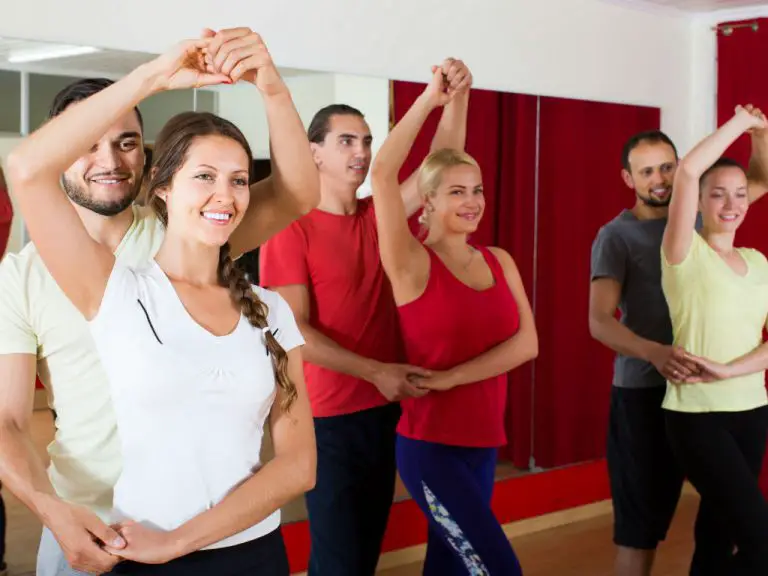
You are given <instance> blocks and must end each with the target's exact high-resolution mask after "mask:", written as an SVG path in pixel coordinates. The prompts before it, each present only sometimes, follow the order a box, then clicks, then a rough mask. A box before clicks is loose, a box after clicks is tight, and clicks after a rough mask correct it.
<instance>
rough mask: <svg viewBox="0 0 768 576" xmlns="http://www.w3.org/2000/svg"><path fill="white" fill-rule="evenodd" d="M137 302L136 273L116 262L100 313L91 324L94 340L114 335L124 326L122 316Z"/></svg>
mask: <svg viewBox="0 0 768 576" xmlns="http://www.w3.org/2000/svg"><path fill="white" fill-rule="evenodd" d="M137 300H139V282H138V278H137V276H136V271H135V270H133V269H132V268H130V267H128V266H126V265H125V264H123V263H121V262H120V260H116V261H115V265H114V266H113V267H112V272H111V273H110V275H109V279H108V280H107V287H106V289H105V290H104V297H103V298H102V300H101V305H100V306H99V311H98V312H97V313H96V316H94V317H93V318H92V319H91V321H90V322H89V325H90V327H91V332H92V333H93V335H94V338H97V339H98V336H99V334H101V333H104V332H106V333H111V334H114V332H115V326H124V322H123V319H122V316H123V315H124V314H125V313H126V311H127V310H132V309H133V308H132V306H135V305H136V301H137Z"/></svg>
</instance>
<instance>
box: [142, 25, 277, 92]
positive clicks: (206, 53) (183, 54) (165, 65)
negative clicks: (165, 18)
mask: <svg viewBox="0 0 768 576" xmlns="http://www.w3.org/2000/svg"><path fill="white" fill-rule="evenodd" d="M150 69H151V70H152V72H153V76H154V81H155V82H154V88H155V89H156V90H158V91H162V90H178V89H185V88H201V87H203V86H214V85H217V84H234V83H236V82H239V81H240V80H244V81H246V82H250V83H252V84H254V85H255V86H256V87H257V88H258V89H259V91H260V92H261V93H262V94H263V95H265V96H270V95H274V94H277V93H281V92H285V91H287V88H286V86H285V83H284V82H283V80H282V78H281V77H280V74H279V72H278V71H277V68H276V67H275V65H274V63H273V62H272V57H271V56H270V54H269V51H268V50H267V47H266V45H265V44H264V41H263V40H262V38H261V36H260V35H259V34H257V33H255V32H254V31H253V30H251V29H250V28H228V29H225V30H220V31H218V32H215V31H213V30H210V29H205V30H203V33H202V35H201V37H200V38H198V39H195V40H187V41H184V42H181V43H180V44H177V45H176V46H174V47H173V48H172V49H170V50H169V51H168V52H166V53H165V54H162V55H161V56H158V57H157V58H156V59H155V60H153V61H152V62H151V63H150Z"/></svg>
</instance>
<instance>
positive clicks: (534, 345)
mask: <svg viewBox="0 0 768 576" xmlns="http://www.w3.org/2000/svg"><path fill="white" fill-rule="evenodd" d="M528 355H529V358H528V360H536V358H538V357H539V337H538V336H537V335H535V334H534V336H533V338H531V344H530V346H529V348H528Z"/></svg>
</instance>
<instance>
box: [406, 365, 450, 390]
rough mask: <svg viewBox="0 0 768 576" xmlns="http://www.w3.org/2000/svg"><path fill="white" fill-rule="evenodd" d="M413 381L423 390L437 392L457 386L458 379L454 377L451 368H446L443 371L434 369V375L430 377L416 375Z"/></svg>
mask: <svg viewBox="0 0 768 576" xmlns="http://www.w3.org/2000/svg"><path fill="white" fill-rule="evenodd" d="M411 382H412V383H413V384H414V385H415V386H416V387H417V388H420V389H422V390H433V391H436V392H445V391H446V390H450V389H452V388H455V387H456V381H455V379H454V378H453V374H452V372H451V371H450V370H444V371H441V372H438V371H435V370H433V371H432V375H431V376H429V377H428V378H421V377H414V378H412V380H411Z"/></svg>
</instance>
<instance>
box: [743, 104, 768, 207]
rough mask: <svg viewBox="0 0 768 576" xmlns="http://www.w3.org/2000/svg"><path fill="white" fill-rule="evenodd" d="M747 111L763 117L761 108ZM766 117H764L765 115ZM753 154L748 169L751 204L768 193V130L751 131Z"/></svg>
mask: <svg viewBox="0 0 768 576" xmlns="http://www.w3.org/2000/svg"><path fill="white" fill-rule="evenodd" d="M747 110H749V111H750V112H752V113H753V114H754V113H756V114H757V115H763V113H762V111H761V110H760V109H759V108H755V109H750V107H749V106H747ZM763 116H764V115H763ZM750 138H751V141H752V152H751V154H750V157H749V165H748V167H747V181H748V183H749V186H748V192H747V193H748V194H749V202H750V203H752V202H755V201H757V200H760V198H762V197H763V196H764V195H765V193H766V192H768V128H755V129H753V130H751V131H750Z"/></svg>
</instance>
